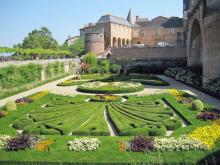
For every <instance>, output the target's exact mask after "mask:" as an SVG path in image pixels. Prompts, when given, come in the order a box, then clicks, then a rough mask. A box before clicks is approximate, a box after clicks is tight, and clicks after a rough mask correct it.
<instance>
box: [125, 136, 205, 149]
mask: <svg viewBox="0 0 220 165" xmlns="http://www.w3.org/2000/svg"><path fill="white" fill-rule="evenodd" d="M124 144H125V145H124V146H125V147H126V150H127V151H132V152H149V151H157V152H173V151H206V150H208V146H207V145H206V144H205V143H203V142H201V141H200V140H197V139H191V138H190V137H189V136H188V135H182V136H180V137H179V138H174V137H168V138H157V137H156V138H150V137H144V136H138V137H135V138H134V139H132V140H131V141H130V142H127V143H124Z"/></svg>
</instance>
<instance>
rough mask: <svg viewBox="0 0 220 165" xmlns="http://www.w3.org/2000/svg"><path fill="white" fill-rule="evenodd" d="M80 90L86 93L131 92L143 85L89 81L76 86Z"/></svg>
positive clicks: (139, 89)
mask: <svg viewBox="0 0 220 165" xmlns="http://www.w3.org/2000/svg"><path fill="white" fill-rule="evenodd" d="M77 90H78V91H80V92H86V93H111V94H116V93H133V92H139V91H142V90H144V86H143V85H142V84H140V83H135V82H101V81H96V82H89V83H85V84H82V85H80V86H78V88H77Z"/></svg>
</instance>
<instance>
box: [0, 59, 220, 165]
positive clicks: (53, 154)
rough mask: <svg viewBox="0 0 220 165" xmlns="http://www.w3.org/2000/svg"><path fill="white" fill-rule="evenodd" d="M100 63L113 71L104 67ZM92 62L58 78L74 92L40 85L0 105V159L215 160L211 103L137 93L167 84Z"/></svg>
mask: <svg viewBox="0 0 220 165" xmlns="http://www.w3.org/2000/svg"><path fill="white" fill-rule="evenodd" d="M90 62H91V61H90ZM106 64H107V66H109V70H111V69H112V70H113V69H114V68H116V69H115V70H114V71H112V72H111V73H110V72H108V71H107V72H106V70H107V69H106V68H107V67H106ZM84 65H87V64H83V66H81V67H82V68H84V67H85V66H84ZM90 65H91V63H90ZM95 66H96V67H97V68H96V69H100V70H101V71H98V72H97V71H95V72H91V73H90V71H88V70H84V72H85V73H84V74H81V75H75V76H73V77H72V78H71V79H69V80H67V81H64V82H61V83H59V84H57V86H58V87H59V86H62V87H64V88H65V87H74V86H76V87H77V88H76V90H77V91H78V92H80V93H81V94H77V95H75V96H62V95H58V94H52V93H50V92H49V91H41V92H38V93H35V94H33V95H30V96H27V97H24V98H20V99H17V100H15V101H9V102H8V103H7V104H6V105H5V106H4V107H2V108H1V110H0V125H1V129H0V162H1V164H148V163H150V164H183V163H184V164H197V163H201V164H203V163H205V162H209V163H210V162H218V161H219V158H218V157H217V156H216V157H215V156H214V155H215V153H216V152H217V151H219V149H220V141H219V137H220V125H219V124H220V123H219V119H220V113H219V110H218V109H215V108H213V106H212V105H209V104H207V103H205V102H203V101H202V100H198V99H197V98H195V97H194V96H192V95H190V94H188V93H185V92H183V91H179V90H177V89H168V90H163V92H160V93H157V94H151V95H147V94H146V95H143V94H138V93H139V92H140V91H143V90H144V88H146V87H147V86H152V87H156V88H157V87H161V86H169V83H167V82H165V81H164V80H162V79H161V78H159V77H157V76H155V75H140V74H129V75H123V74H120V71H119V70H120V67H119V66H115V65H113V66H112V65H110V64H108V61H105V62H104V64H103V62H102V63H99V64H98V63H97V64H96V65H95ZM105 67H106V68H105ZM89 68H91V67H89ZM117 68H118V69H117ZM84 69H85V68H84ZM93 69H94V68H93ZM83 93H85V94H83ZM210 155H212V156H211V157H209V156H210Z"/></svg>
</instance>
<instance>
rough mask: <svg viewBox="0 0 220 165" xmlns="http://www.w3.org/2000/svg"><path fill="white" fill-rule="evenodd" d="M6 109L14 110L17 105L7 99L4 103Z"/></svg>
mask: <svg viewBox="0 0 220 165" xmlns="http://www.w3.org/2000/svg"><path fill="white" fill-rule="evenodd" d="M5 110H6V111H15V110H17V105H16V103H15V102H14V101H8V102H7V103H6V105H5Z"/></svg>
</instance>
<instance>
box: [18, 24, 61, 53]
mask: <svg viewBox="0 0 220 165" xmlns="http://www.w3.org/2000/svg"><path fill="white" fill-rule="evenodd" d="M19 47H21V48H30V49H36V48H40V49H56V48H57V47H58V43H57V41H56V40H55V39H54V38H53V36H52V33H51V32H50V31H49V29H48V28H46V27H42V28H40V29H39V30H37V29H35V30H33V31H32V32H31V33H29V34H28V36H27V37H26V38H25V39H24V41H23V43H22V44H21V45H19Z"/></svg>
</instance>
